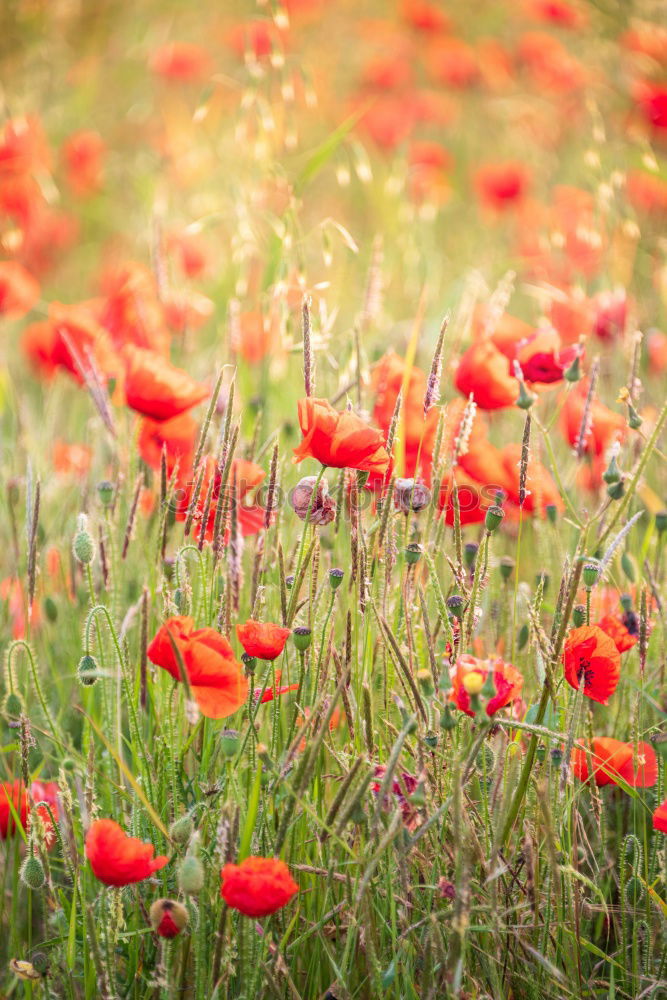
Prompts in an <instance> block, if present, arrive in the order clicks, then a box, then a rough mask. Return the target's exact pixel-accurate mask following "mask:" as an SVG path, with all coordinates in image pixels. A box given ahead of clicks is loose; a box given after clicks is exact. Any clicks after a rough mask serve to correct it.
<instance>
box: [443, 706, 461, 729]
mask: <svg viewBox="0 0 667 1000" xmlns="http://www.w3.org/2000/svg"><path fill="white" fill-rule="evenodd" d="M456 725H457V719H456V717H455V715H454V713H453V712H452V710H451V707H450V704H449V702H447V704H446V705H445V707H444V708H443V710H442V712H441V713H440V728H441V729H444V730H445V732H447V731H448V730H451V729H456Z"/></svg>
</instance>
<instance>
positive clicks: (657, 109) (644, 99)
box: [634, 80, 667, 132]
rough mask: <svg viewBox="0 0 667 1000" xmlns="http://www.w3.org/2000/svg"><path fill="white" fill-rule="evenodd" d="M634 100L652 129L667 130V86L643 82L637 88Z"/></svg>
mask: <svg viewBox="0 0 667 1000" xmlns="http://www.w3.org/2000/svg"><path fill="white" fill-rule="evenodd" d="M634 99H635V102H636V104H637V107H638V109H639V111H640V112H641V114H642V115H643V117H644V119H645V121H646V122H647V124H648V125H650V126H651V128H652V129H654V130H655V131H656V132H659V131H664V130H665V129H667V84H665V83H657V82H654V81H649V80H642V81H640V82H639V83H638V84H637V85H636V87H635V91H634Z"/></svg>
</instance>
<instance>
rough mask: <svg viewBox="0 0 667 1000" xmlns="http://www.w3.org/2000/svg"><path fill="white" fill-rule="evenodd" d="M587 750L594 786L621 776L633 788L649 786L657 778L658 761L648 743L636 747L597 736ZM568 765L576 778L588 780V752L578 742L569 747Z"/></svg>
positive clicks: (614, 782)
mask: <svg viewBox="0 0 667 1000" xmlns="http://www.w3.org/2000/svg"><path fill="white" fill-rule="evenodd" d="M589 750H590V754H591V759H592V764H593V778H594V779H595V784H596V785H615V784H618V779H619V778H620V779H621V780H622V781H624V782H625V783H626V784H627V785H631V786H632V788H651V787H652V786H653V785H655V783H656V781H657V779H658V762H657V760H656V756H655V751H654V749H653V747H652V746H651V745H650V743H637V745H636V746H635V745H634V744H633V743H623V742H622V741H621V740H614V739H611V738H610V737H607V736H600V737H596V738H595V739H593V743H592V746H591V747H590V748H589ZM635 758H636V760H637V763H636V766H635ZM571 765H572V771H573V773H574V775H575V777H576V778H578V779H579V781H588V778H589V770H588V753H587V751H586V749H585V748H584V746H582V745H581V744H578V745H577V746H575V747H574V749H573V750H572V759H571Z"/></svg>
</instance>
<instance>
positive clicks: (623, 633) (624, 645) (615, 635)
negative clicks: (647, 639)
mask: <svg viewBox="0 0 667 1000" xmlns="http://www.w3.org/2000/svg"><path fill="white" fill-rule="evenodd" d="M596 624H597V627H598V628H601V629H602V631H603V632H606V633H607V635H608V636H609V637H610V638H611V639H613V640H614V645H615V646H616V649H617V650H618V651H619V653H626V652H627V651H628V650H629V649H632V647H633V646H634V645H636V644H637V642H639V636H638V635H633V634H632V632H629V631H628V629H627V628H626V626H625V623H624V622H623V619H622V618H619V617H618V616H617V615H605V616H604V617H603V618H601V619H600V621H599V622H596Z"/></svg>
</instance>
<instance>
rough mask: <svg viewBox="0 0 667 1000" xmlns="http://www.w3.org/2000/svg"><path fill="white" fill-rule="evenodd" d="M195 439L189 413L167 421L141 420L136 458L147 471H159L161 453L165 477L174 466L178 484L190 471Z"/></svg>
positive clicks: (194, 426) (194, 423)
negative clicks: (139, 457)
mask: <svg viewBox="0 0 667 1000" xmlns="http://www.w3.org/2000/svg"><path fill="white" fill-rule="evenodd" d="M196 439H197V421H196V420H195V419H194V417H193V416H192V415H191V414H190V413H181V414H179V416H177V417H172V418H171V420H151V419H150V418H149V417H144V418H143V419H142V420H141V423H140V428H139V442H138V444H139V454H140V455H141V457H142V459H143V460H144V462H145V463H146V465H149V466H150V467H151V469H159V468H160V466H161V464H162V450H163V449H164V450H165V453H166V463H167V475H168V476H171V474H172V472H173V471H174V469H175V467H176V463H178V481H179V483H181V484H182V483H184V482H185V480H186V479H187V477H188V475H190V473H191V471H192V469H191V466H192V461H193V459H194V451H195V443H196Z"/></svg>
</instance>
